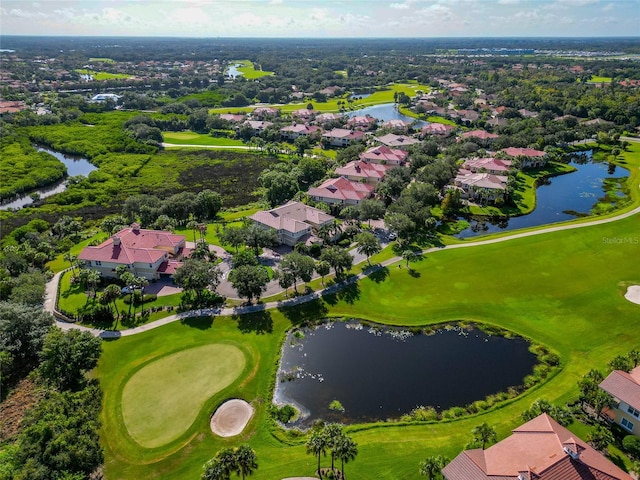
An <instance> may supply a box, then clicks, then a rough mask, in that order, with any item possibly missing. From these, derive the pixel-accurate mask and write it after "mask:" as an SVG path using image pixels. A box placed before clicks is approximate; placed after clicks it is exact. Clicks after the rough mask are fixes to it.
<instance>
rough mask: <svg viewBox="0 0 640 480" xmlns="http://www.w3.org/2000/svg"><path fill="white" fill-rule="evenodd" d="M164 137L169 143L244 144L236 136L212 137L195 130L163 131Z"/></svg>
mask: <svg viewBox="0 0 640 480" xmlns="http://www.w3.org/2000/svg"><path fill="white" fill-rule="evenodd" d="M162 137H163V138H164V141H165V142H167V143H172V144H175V145H216V146H221V147H229V146H243V145H245V144H244V142H243V141H242V140H236V139H235V138H222V137H212V136H211V135H207V134H204V133H195V132H190V131H186V132H162Z"/></svg>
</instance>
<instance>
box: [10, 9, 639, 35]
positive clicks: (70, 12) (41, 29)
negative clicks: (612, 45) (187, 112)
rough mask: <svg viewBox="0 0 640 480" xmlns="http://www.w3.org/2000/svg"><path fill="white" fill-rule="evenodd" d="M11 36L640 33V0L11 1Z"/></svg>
mask: <svg viewBox="0 0 640 480" xmlns="http://www.w3.org/2000/svg"><path fill="white" fill-rule="evenodd" d="M0 31H1V32H2V33H3V34H6V35H98V36H102V35H114V36H115V35H118V36H120V35H124V36H130V35H135V36H184V37H476V36H480V37H501V36H536V37H538V36H638V35H640V0H313V1H312V0H40V1H30V0H2V2H1V3H0Z"/></svg>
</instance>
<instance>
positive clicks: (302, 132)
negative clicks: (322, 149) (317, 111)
mask: <svg viewBox="0 0 640 480" xmlns="http://www.w3.org/2000/svg"><path fill="white" fill-rule="evenodd" d="M280 133H281V134H282V137H283V138H285V139H287V140H295V139H296V138H298V137H312V136H318V137H320V133H322V128H320V127H318V126H317V125H307V124H305V123H296V124H293V125H287V126H286V127H283V128H281V129H280Z"/></svg>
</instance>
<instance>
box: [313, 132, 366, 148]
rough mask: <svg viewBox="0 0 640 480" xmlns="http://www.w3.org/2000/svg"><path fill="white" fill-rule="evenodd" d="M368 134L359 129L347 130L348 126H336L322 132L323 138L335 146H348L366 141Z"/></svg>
mask: <svg viewBox="0 0 640 480" xmlns="http://www.w3.org/2000/svg"><path fill="white" fill-rule="evenodd" d="M365 137H366V134H365V133H364V132H361V131H359V130H347V129H346V128H334V129H333V130H331V131H329V132H326V133H324V134H322V138H324V139H326V140H327V141H328V142H329V145H331V146H334V147H348V146H349V145H353V144H354V143H355V142H361V141H364V139H365Z"/></svg>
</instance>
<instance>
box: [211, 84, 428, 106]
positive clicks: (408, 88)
mask: <svg viewBox="0 0 640 480" xmlns="http://www.w3.org/2000/svg"><path fill="white" fill-rule="evenodd" d="M384 88H385V89H384V90H378V91H376V92H374V93H373V94H372V95H371V96H369V97H367V98H364V99H361V100H354V101H353V102H351V103H348V102H347V96H344V97H334V98H330V99H328V100H327V101H326V102H316V101H311V103H312V104H313V108H314V110H317V111H319V112H333V113H337V112H339V111H340V109H341V107H343V106H344V107H345V108H347V110H349V111H351V110H359V109H361V108H365V107H371V106H373V105H380V104H383V103H393V94H394V93H395V92H398V93H401V92H402V93H406V94H407V95H409V96H410V97H413V96H415V94H416V92H417V91H418V90H421V91H424V92H428V91H429V90H430V88H429V86H428V85H421V84H418V83H396V84H393V85H389V86H386V87H384ZM338 102H344V105H343V104H340V105H338ZM308 103H309V101H308V100H305V101H304V102H300V103H288V104H286V105H272V106H273V107H275V108H279V109H280V110H281V111H282V113H291V112H293V111H294V110H299V109H301V108H306V106H307V104H308ZM255 108H256V107H237V108H230V107H223V108H214V109H212V110H210V111H209V112H210V113H247V112H251V111H253V110H254V109H255Z"/></svg>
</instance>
